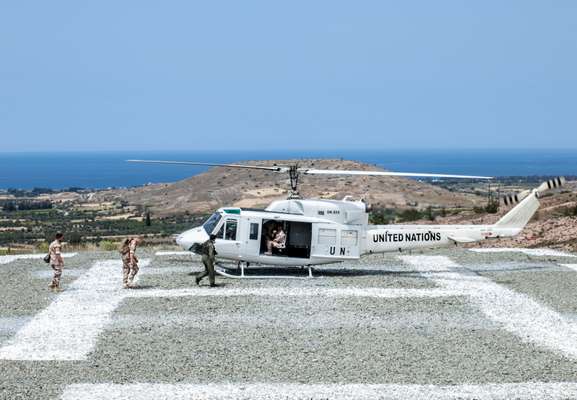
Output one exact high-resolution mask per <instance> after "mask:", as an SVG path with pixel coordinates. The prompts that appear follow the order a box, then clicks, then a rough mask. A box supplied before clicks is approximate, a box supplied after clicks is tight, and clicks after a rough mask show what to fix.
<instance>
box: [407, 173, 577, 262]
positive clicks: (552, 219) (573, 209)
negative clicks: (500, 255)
mask: <svg viewBox="0 0 577 400" xmlns="http://www.w3.org/2000/svg"><path fill="white" fill-rule="evenodd" d="M540 202H541V207H540V208H539V210H538V211H537V213H536V214H535V216H534V217H533V219H532V220H531V221H530V222H529V223H528V224H527V226H526V227H525V229H523V231H522V232H521V233H520V234H519V235H517V236H515V237H513V238H506V239H498V240H490V241H485V242H480V243H476V244H473V245H471V247H529V248H540V247H551V248H558V249H564V250H570V251H577V181H571V182H567V184H566V186H565V187H563V188H562V189H560V190H556V191H554V192H551V193H549V194H548V195H546V196H544V197H542V198H541V199H540ZM510 209H511V208H510V207H505V206H501V207H500V210H499V212H498V213H497V214H485V213H484V214H475V213H474V212H473V211H470V212H460V213H459V214H457V215H449V216H447V217H444V218H441V217H437V218H436V219H435V221H428V220H419V221H413V222H411V223H414V224H492V223H495V222H497V221H498V220H499V218H501V217H502V216H503V215H504V214H505V213H507V212H508V211H509V210H510Z"/></svg>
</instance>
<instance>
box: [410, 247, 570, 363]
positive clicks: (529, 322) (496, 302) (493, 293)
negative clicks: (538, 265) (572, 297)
mask: <svg viewBox="0 0 577 400" xmlns="http://www.w3.org/2000/svg"><path fill="white" fill-rule="evenodd" d="M400 258H401V259H402V260H403V261H405V262H406V263H408V264H410V265H411V266H413V267H414V268H416V269H417V270H419V271H421V272H422V273H423V274H424V275H425V276H427V277H429V278H430V279H432V280H433V281H435V282H436V283H437V284H438V285H439V286H440V287H442V288H445V289H450V290H457V291H461V292H464V293H467V294H468V295H469V296H468V298H469V299H470V300H471V302H472V303H473V304H474V305H476V306H477V307H479V309H480V310H481V311H482V312H483V313H484V314H485V315H486V316H487V317H488V318H489V319H491V320H492V321H495V322H498V323H500V324H501V326H502V327H503V329H505V330H506V331H508V332H510V333H512V334H514V335H516V336H518V337H519V338H521V340H523V341H524V342H528V343H533V344H536V345H539V346H542V347H545V348H548V349H550V350H554V351H556V352H558V353H561V354H563V355H565V356H568V357H570V358H573V359H576V358H577V324H574V323H572V322H571V321H569V320H567V319H566V318H564V317H563V316H562V315H560V314H559V313H557V312H555V311H553V310H551V309H550V308H548V307H545V306H542V305H540V304H539V303H537V302H536V301H534V300H532V299H531V298H529V297H528V296H526V295H524V294H521V293H517V292H514V291H513V290H510V289H508V288H506V287H504V286H501V285H499V284H497V283H495V282H493V281H492V280H490V279H489V278H485V277H482V276H479V275H475V274H473V273H471V272H470V271H467V270H466V269H464V268H463V267H461V266H459V265H458V264H456V263H454V262H453V261H451V260H450V259H448V258H447V257H444V256H402V257H400Z"/></svg>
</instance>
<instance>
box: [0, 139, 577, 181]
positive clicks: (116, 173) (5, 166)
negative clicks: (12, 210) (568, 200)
mask: <svg viewBox="0 0 577 400" xmlns="http://www.w3.org/2000/svg"><path fill="white" fill-rule="evenodd" d="M130 158H148V159H168V160H193V161H201V162H222V163H226V162H238V161H243V160H266V159H295V158H343V159H350V160H356V161H361V162H365V163H369V164H376V165H378V166H380V167H382V168H385V169H389V170H393V171H407V172H431V173H458V174H470V175H491V176H495V177H502V176H556V175H569V176H575V175H577V151H575V150H562V149H558V150H375V151H371V150H350V151H336V150H327V151H322V150H317V151H308V152H304V151H270V152H264V151H239V152H215V151H210V152H209V151H207V152H176V151H164V152H160V151H159V152H138V151H137V152H83V153H72V152H69V153H0V189H9V188H15V189H32V188H50V189H63V188H68V187H75V188H86V189H103V188H109V187H132V186H140V185H145V184H147V183H161V182H174V181H177V180H181V179H185V178H187V177H189V176H193V175H196V174H198V173H201V172H203V171H205V170H206V169H207V168H205V167H182V166H154V165H134V164H128V163H126V162H125V160H126V159H130Z"/></svg>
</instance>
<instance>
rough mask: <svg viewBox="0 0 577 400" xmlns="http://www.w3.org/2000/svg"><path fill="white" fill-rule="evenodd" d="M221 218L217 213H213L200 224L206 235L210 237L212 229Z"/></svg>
mask: <svg viewBox="0 0 577 400" xmlns="http://www.w3.org/2000/svg"><path fill="white" fill-rule="evenodd" d="M221 218H222V217H221V215H220V214H219V213H214V214H212V215H211V216H210V218H209V219H207V220H206V222H205V223H204V224H202V227H203V228H204V230H205V231H206V233H207V234H209V235H210V234H211V233H212V232H213V231H214V228H216V226H217V225H218V223H219V222H220V219H221Z"/></svg>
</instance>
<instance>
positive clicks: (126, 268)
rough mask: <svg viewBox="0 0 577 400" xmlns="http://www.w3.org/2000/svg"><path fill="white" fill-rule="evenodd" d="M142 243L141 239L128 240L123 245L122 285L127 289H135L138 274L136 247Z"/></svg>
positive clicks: (121, 251)
mask: <svg viewBox="0 0 577 400" xmlns="http://www.w3.org/2000/svg"><path fill="white" fill-rule="evenodd" d="M141 242H142V240H141V239H140V238H128V239H126V240H125V241H124V243H123V244H122V247H121V249H120V253H121V254H122V284H123V287H124V288H125V289H128V288H132V287H134V282H133V281H134V277H135V276H136V274H137V273H138V269H139V268H138V258H137V257H136V247H137V246H138V245H139V244H140V243H141Z"/></svg>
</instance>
